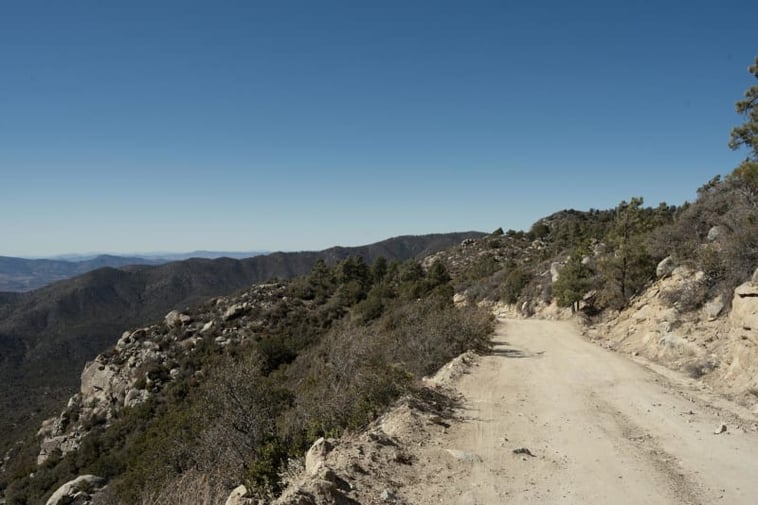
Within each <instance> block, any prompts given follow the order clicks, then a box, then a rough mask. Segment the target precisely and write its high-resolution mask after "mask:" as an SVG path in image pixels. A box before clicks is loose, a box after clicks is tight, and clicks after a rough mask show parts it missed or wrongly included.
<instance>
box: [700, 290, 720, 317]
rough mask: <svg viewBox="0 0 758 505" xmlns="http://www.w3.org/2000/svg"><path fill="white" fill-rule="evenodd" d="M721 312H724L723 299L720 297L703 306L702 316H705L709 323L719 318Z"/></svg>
mask: <svg viewBox="0 0 758 505" xmlns="http://www.w3.org/2000/svg"><path fill="white" fill-rule="evenodd" d="M722 310H724V297H723V296H721V295H719V296H717V297H716V298H714V299H713V300H711V301H709V302H708V303H706V304H705V305H704V306H703V314H705V317H707V318H708V320H709V321H713V320H714V319H716V318H717V317H719V314H721V311H722Z"/></svg>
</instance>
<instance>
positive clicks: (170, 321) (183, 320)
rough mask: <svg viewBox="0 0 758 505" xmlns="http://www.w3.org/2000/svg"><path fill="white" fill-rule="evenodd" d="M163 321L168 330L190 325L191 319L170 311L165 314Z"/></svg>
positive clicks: (185, 315) (175, 311)
mask: <svg viewBox="0 0 758 505" xmlns="http://www.w3.org/2000/svg"><path fill="white" fill-rule="evenodd" d="M164 320H165V321H166V325H167V326H168V327H169V328H179V327H180V326H184V325H185V324H188V323H191V322H192V317H190V316H188V315H187V314H182V313H181V312H179V311H178V310H172V311H171V312H169V313H168V314H166V317H164Z"/></svg>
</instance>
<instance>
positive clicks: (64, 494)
mask: <svg viewBox="0 0 758 505" xmlns="http://www.w3.org/2000/svg"><path fill="white" fill-rule="evenodd" d="M104 485H105V479H103V478H102V477H97V476H95V475H80V476H79V477H77V478H76V479H74V480H71V481H68V482H66V483H65V484H63V485H62V486H61V487H59V488H58V489H57V490H56V491H55V492H54V493H53V494H52V496H50V498H49V499H48V500H47V502H46V504H45V505H87V504H89V503H90V500H91V498H92V495H93V494H94V493H95V492H97V491H98V490H100V489H101V488H102V487H103V486H104Z"/></svg>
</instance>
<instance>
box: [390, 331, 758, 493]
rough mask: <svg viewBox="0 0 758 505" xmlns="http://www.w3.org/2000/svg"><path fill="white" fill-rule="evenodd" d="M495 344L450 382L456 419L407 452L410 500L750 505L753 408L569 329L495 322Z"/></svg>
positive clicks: (754, 469)
mask: <svg viewBox="0 0 758 505" xmlns="http://www.w3.org/2000/svg"><path fill="white" fill-rule="evenodd" d="M494 344H495V345H494V348H493V351H492V352H491V353H490V354H489V355H487V356H483V357H481V358H480V359H479V360H478V361H477V364H476V365H475V366H473V367H472V368H471V369H470V370H469V372H468V373H467V374H465V375H463V376H462V377H461V378H460V379H459V380H458V381H457V382H455V383H454V386H455V388H456V389H457V390H458V392H459V393H460V395H461V397H462V407H461V410H460V411H459V412H458V414H459V415H460V417H461V422H455V423H452V425H451V426H450V427H449V429H446V430H445V431H444V432H441V433H439V434H438V435H436V436H435V437H434V440H432V441H431V443H425V444H420V446H419V447H417V448H416V449H414V452H415V458H416V461H417V462H418V464H414V465H413V466H414V472H417V473H416V475H415V476H414V478H412V479H410V481H411V482H407V483H408V484H410V485H406V486H404V487H403V489H402V491H401V494H402V495H404V496H403V497H404V499H405V501H407V503H414V504H420V505H425V504H432V503H450V504H461V505H474V504H500V503H509V504H520V503H529V504H534V503H539V504H553V503H561V504H609V503H613V504H621V505H624V504H629V505H632V504H635V505H636V504H642V503H644V504H672V505H673V504H677V505H680V504H712V503H725V504H730V505H737V504H746V505H747V504H750V505H755V504H756V503H758V432H756V425H755V424H754V423H755V421H756V419H755V418H754V417H751V416H750V414H749V412H747V411H742V410H740V409H739V407H737V406H736V405H731V404H728V403H727V402H724V401H723V400H721V399H719V398H717V397H715V396H712V395H710V394H709V393H708V392H707V391H703V390H702V387H701V386H699V385H698V383H697V382H696V381H693V380H689V379H686V378H683V377H678V376H676V375H675V374H670V373H667V374H665V375H662V374H661V373H658V372H656V371H653V370H652V369H651V368H649V367H647V366H645V365H644V364H643V363H640V362H638V361H636V360H633V359H631V358H629V357H627V356H624V355H620V354H616V353H613V352H610V351H608V350H606V349H604V348H602V347H600V346H598V345H596V344H593V343H591V342H588V341H587V340H585V339H584V338H583V337H582V336H581V335H580V333H579V330H578V328H577V327H576V325H575V324H574V323H572V322H566V321H541V320H509V321H504V322H500V323H499V324H498V330H497V332H496V335H495V337H494ZM725 405H727V406H725ZM729 405H731V407H730V406H729ZM722 424H723V425H725V426H726V431H724V432H722V429H723V427H722ZM716 432H720V433H716Z"/></svg>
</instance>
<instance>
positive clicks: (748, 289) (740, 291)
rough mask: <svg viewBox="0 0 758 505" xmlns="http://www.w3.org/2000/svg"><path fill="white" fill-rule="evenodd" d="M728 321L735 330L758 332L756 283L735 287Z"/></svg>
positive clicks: (757, 288) (757, 286)
mask: <svg viewBox="0 0 758 505" xmlns="http://www.w3.org/2000/svg"><path fill="white" fill-rule="evenodd" d="M729 319H730V320H731V322H732V326H734V327H735V328H739V329H746V330H758V283H754V282H752V281H748V282H746V283H744V284H741V285H739V286H737V289H735V290H734V298H733V299H732V311H731V312H730V313H729Z"/></svg>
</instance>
